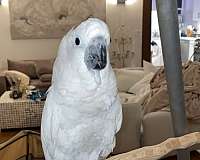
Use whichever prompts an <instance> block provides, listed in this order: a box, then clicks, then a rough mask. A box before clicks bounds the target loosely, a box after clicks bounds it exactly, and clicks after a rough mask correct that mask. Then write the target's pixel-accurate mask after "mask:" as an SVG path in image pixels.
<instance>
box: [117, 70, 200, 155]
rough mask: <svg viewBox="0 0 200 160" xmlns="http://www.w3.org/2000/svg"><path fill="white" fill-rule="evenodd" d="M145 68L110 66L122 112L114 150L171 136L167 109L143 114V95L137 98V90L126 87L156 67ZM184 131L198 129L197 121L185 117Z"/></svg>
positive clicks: (199, 122)
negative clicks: (186, 122) (185, 126)
mask: <svg viewBox="0 0 200 160" xmlns="http://www.w3.org/2000/svg"><path fill="white" fill-rule="evenodd" d="M147 68H148V69H147V70H145V68H134V69H130V68H129V69H115V70H114V71H115V73H116V78H117V84H118V89H119V94H120V97H121V99H122V104H123V114H124V117H123V118H124V119H123V125H122V128H121V130H120V132H119V134H118V135H117V140H118V143H117V146H116V148H115V150H114V153H122V152H127V151H130V150H131V149H136V148H139V147H143V146H149V145H155V144H158V143H161V142H163V141H165V140H166V139H168V138H169V137H173V136H174V134H173V127H172V120H171V114H170V112H168V111H157V112H152V113H148V114H146V115H143V110H142V109H143V108H142V105H141V102H142V101H143V99H141V97H139V98H138V97H137V96H138V95H137V94H133V93H129V91H130V88H132V87H133V86H135V85H136V84H138V83H139V82H141V81H142V80H143V79H145V77H146V76H147V75H149V74H150V72H153V73H155V71H156V70H154V69H153V70H152V69H150V70H149V67H147ZM146 82H147V81H146ZM144 88H145V85H144V86H142V87H141V89H144ZM144 96H145V95H144ZM131 127H132V128H131ZM188 131H189V132H195V131H200V121H196V122H194V121H188Z"/></svg>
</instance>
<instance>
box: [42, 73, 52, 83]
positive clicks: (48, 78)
mask: <svg viewBox="0 0 200 160" xmlns="http://www.w3.org/2000/svg"><path fill="white" fill-rule="evenodd" d="M51 78H52V74H43V75H41V76H40V81H42V82H51Z"/></svg>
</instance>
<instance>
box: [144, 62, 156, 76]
mask: <svg viewBox="0 0 200 160" xmlns="http://www.w3.org/2000/svg"><path fill="white" fill-rule="evenodd" d="M143 68H144V72H145V74H148V73H151V72H153V73H156V72H157V71H158V68H156V66H154V65H153V64H152V63H149V62H147V61H143Z"/></svg>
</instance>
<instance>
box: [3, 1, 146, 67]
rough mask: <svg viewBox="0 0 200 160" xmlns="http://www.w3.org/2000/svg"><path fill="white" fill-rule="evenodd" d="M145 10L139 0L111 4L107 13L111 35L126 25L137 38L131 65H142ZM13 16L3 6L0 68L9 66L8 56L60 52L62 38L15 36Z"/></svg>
mask: <svg viewBox="0 0 200 160" xmlns="http://www.w3.org/2000/svg"><path fill="white" fill-rule="evenodd" d="M4 1H5V0H4ZM142 11H143V1H142V0H136V2H135V3H134V4H133V5H130V6H121V5H109V4H107V8H106V12H107V13H106V17H107V23H108V25H109V27H110V28H111V29H110V30H111V35H114V33H116V31H117V30H118V29H119V27H120V26H122V25H125V26H126V27H127V28H128V31H127V30H126V34H128V36H131V38H132V40H133V45H132V47H131V49H130V50H133V51H134V56H133V57H132V58H131V59H130V58H128V62H126V63H127V65H128V66H140V65H141V58H142ZM9 19H10V18H9V10H8V7H7V6H0V70H1V69H4V68H6V67H7V63H6V60H7V59H14V60H21V59H48V58H53V57H55V56H56V54H57V48H58V45H59V42H60V40H59V39H35V40H11V37H10V22H9ZM115 35H116V34H115Z"/></svg>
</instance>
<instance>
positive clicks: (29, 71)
mask: <svg viewBox="0 0 200 160" xmlns="http://www.w3.org/2000/svg"><path fill="white" fill-rule="evenodd" d="M7 62H8V70H16V71H19V72H22V73H24V74H26V75H28V76H29V77H30V78H31V79H36V78H37V74H36V70H35V64H34V62H31V61H13V60H9V59H8V60H7Z"/></svg>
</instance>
